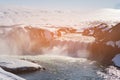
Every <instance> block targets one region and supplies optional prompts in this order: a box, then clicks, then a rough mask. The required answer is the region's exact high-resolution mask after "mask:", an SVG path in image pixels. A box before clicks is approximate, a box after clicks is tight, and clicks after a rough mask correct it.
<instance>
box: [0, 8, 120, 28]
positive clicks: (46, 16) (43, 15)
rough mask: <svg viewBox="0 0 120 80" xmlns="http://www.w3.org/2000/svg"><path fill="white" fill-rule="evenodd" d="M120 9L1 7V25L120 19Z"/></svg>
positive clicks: (71, 22)
mask: <svg viewBox="0 0 120 80" xmlns="http://www.w3.org/2000/svg"><path fill="white" fill-rule="evenodd" d="M119 14H120V10H117V9H102V10H96V11H91V12H89V13H88V12H86V13H81V12H80V11H61V10H42V9H30V8H23V7H1V8H0V25H15V24H25V25H30V24H33V25H36V24H37V25H41V26H44V25H54V26H76V25H77V26H79V25H80V24H81V22H86V21H106V22H107V21H109V22H115V21H118V22H119V21H120V15H119Z"/></svg>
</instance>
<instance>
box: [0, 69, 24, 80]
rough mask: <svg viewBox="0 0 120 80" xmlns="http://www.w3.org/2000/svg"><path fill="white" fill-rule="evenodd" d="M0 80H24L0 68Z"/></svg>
mask: <svg viewBox="0 0 120 80" xmlns="http://www.w3.org/2000/svg"><path fill="white" fill-rule="evenodd" d="M0 80H26V79H23V78H21V77H19V76H17V75H15V74H12V73H10V72H7V71H5V70H3V69H2V68H0Z"/></svg>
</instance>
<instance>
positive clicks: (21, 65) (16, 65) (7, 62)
mask: <svg viewBox="0 0 120 80" xmlns="http://www.w3.org/2000/svg"><path fill="white" fill-rule="evenodd" d="M0 67H2V68H3V69H4V70H6V71H9V72H13V73H24V72H31V71H36V70H39V69H41V68H42V66H40V65H38V64H35V63H32V62H29V61H25V60H20V59H11V58H5V59H4V58H0Z"/></svg>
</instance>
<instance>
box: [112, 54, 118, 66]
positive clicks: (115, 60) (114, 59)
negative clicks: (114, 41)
mask: <svg viewBox="0 0 120 80" xmlns="http://www.w3.org/2000/svg"><path fill="white" fill-rule="evenodd" d="M112 61H113V63H114V64H115V65H116V66H118V67H120V54H117V55H116V56H115V57H114V58H113V59H112Z"/></svg>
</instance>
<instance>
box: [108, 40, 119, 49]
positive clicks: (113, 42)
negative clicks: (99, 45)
mask: <svg viewBox="0 0 120 80" xmlns="http://www.w3.org/2000/svg"><path fill="white" fill-rule="evenodd" d="M106 45H108V46H112V47H115V46H117V47H118V48H120V41H108V42H107V43H106Z"/></svg>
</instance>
